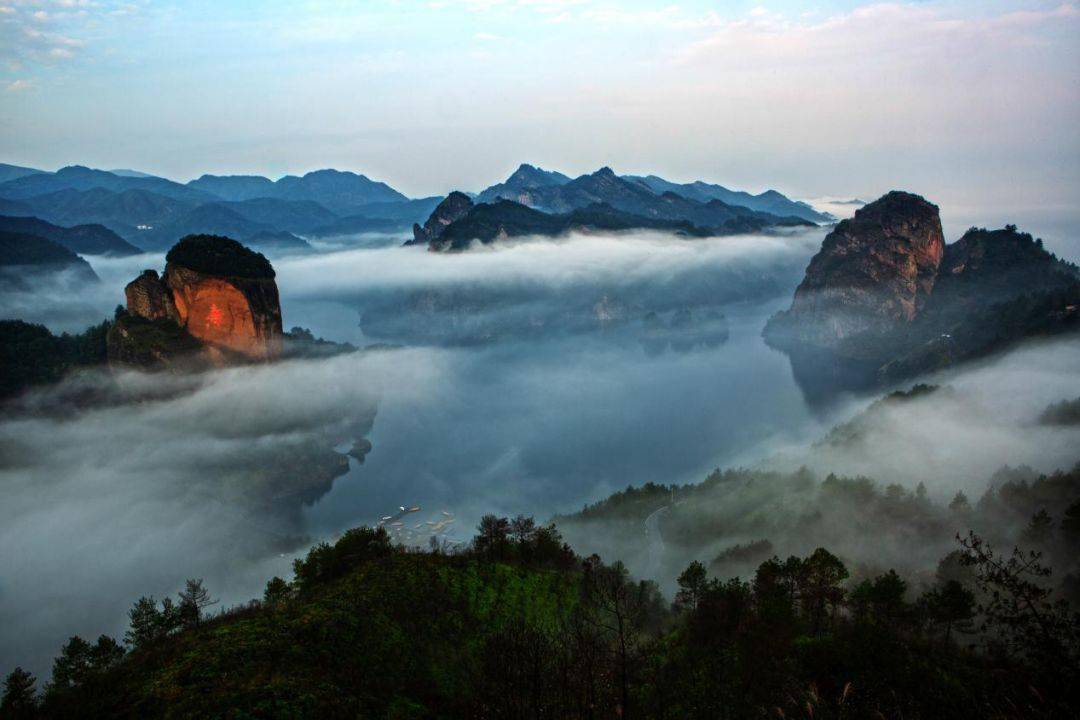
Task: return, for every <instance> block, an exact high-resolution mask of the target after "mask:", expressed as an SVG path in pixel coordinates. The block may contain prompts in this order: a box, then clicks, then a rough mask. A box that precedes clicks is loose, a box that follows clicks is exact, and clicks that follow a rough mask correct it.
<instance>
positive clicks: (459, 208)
mask: <svg viewBox="0 0 1080 720" xmlns="http://www.w3.org/2000/svg"><path fill="white" fill-rule="evenodd" d="M472 209H473V201H472V200H470V199H469V196H468V195H466V194H465V193H463V192H458V191H457V190H455V191H454V192H452V193H450V194H449V195H447V196H446V199H445V200H443V201H442V202H441V203H439V204H438V206H436V208H435V210H434V211H433V212H432V213H431V216H430V217H429V218H428V219H427V221H426V222H424V226H423V227H420V225H416V224H414V225H413V239H412V240H411V241H409V242H408V243H406V244H407V245H428V246H432V245H434V244H435V243H436V242H437V241H438V239H439V236H440V235H442V231H443V230H445V229H446V228H447V226H449V225H450V223H452V222H455V221H457V220H460V219H461V218H463V217H465V216H466V215H468V214H469V211H470V210H472Z"/></svg>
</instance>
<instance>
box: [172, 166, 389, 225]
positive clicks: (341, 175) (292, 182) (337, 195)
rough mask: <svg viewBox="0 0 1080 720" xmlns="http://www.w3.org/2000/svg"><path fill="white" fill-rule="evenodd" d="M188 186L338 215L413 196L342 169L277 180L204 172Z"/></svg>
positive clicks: (235, 198)
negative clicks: (306, 204)
mask: <svg viewBox="0 0 1080 720" xmlns="http://www.w3.org/2000/svg"><path fill="white" fill-rule="evenodd" d="M188 187H190V188H193V189H197V190H200V191H205V192H209V193H213V194H214V195H217V196H218V197H221V198H223V199H226V200H252V199H254V198H268V197H269V198H277V199H279V200H293V201H308V202H316V203H319V204H320V205H322V206H323V207H325V208H327V209H328V210H331V211H332V212H334V213H335V214H337V215H355V214H363V213H361V210H360V208H361V207H362V206H365V205H371V204H372V203H400V202H406V201H408V199H409V198H407V197H405V196H404V195H402V194H401V193H399V192H398V191H397V190H394V189H393V188H392V187H390V186H389V185H387V184H386V183H382V182H377V181H375V180H371V179H369V178H368V177H366V176H364V175H358V174H356V173H353V172H345V171H341V170H316V171H314V172H309V173H307V174H306V175H304V176H302V177H299V176H296V175H286V176H285V177H282V178H280V179H279V180H277V181H276V182H275V181H273V180H270V179H269V178H265V177H262V176H259V175H203V176H202V177H200V178H198V179H197V180H192V181H191V182H189V183H188Z"/></svg>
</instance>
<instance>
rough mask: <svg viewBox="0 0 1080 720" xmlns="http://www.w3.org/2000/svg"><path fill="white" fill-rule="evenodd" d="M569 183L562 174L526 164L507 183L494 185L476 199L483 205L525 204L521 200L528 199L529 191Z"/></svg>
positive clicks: (567, 178) (568, 179)
mask: <svg viewBox="0 0 1080 720" xmlns="http://www.w3.org/2000/svg"><path fill="white" fill-rule="evenodd" d="M568 182H570V178H569V177H567V176H566V175H563V174H562V173H560V172H555V171H553V170H544V169H542V168H538V167H535V166H533V165H529V164H527V163H526V164H523V165H521V166H520V167H519V168H518V169H517V170H515V171H514V173H513V174H512V175H511V176H510V177H508V178H507V179H506V182H502V183H499V184H498V185H492V186H491V187H489V188H487V189H486V190H484V191H482V192H481V193H479V194H478V195H476V196H475V198H474V199H475V200H476V201H477V202H481V203H490V202H495V201H496V200H499V199H503V200H513V201H514V202H523V201H522V199H521V198H522V197H525V198H527V197H528V191H529V190H533V189H535V188H541V187H549V186H552V185H565V184H566V183H568ZM525 204H528V203H525Z"/></svg>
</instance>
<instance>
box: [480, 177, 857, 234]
mask: <svg viewBox="0 0 1080 720" xmlns="http://www.w3.org/2000/svg"><path fill="white" fill-rule="evenodd" d="M619 181H621V182H619ZM635 186H636V187H635ZM636 188H644V189H646V190H648V191H649V193H648V194H642V193H639V192H635V190H636ZM616 192H617V193H618V196H617V197H616V196H615V195H613V193H616ZM668 193H671V194H673V195H677V196H679V197H681V198H684V199H686V200H693V201H696V202H698V203H701V204H708V203H709V202H710V201H712V200H719V201H721V202H723V203H724V204H726V205H730V206H733V207H742V208H747V209H749V210H757V211H759V212H764V213H768V214H770V215H776V216H778V217H796V218H800V219H802V220H808V221H810V222H813V223H826V222H832V221H834V220H835V219H836V218H834V217H833V216H831V215H829V214H828V213H821V212H818V211H817V210H814V208H812V207H810V206H809V205H807V204H806V203H804V202H799V201H796V200H791V199H790V198H788V197H786V196H784V195H782V194H781V193H779V192H777V191H776V190H766V191H765V192H763V193H761V194H760V195H751V194H750V193H747V192H741V191H737V190H728V189H727V188H725V187H723V186H721V185H713V184H709V183H706V182H702V181H697V182H693V183H684V184H679V183H673V182H670V181H668V180H665V179H664V178H661V177H657V176H656V175H647V176H638V175H623V176H616V175H615V173H614V172H612V171H611V169H610V168H603V169H601V170H600V171H598V172H596V173H593V174H591V175H582V176H581V177H579V178H577V179H575V180H572V179H571V178H569V177H567V176H566V175H563V174H562V173H559V172H553V171H550V170H543V169H541V168H537V167H534V166H532V165H527V164H526V165H522V166H521V167H519V168H518V169H517V170H516V171H514V173H513V174H512V175H511V176H510V177H509V178H507V180H506V182H502V183H499V184H497V185H492V186H491V187H489V188H487V189H486V190H484V191H482V192H480V193H479V194H478V195H477V196H476V200H477V202H494V201H495V200H499V199H503V200H513V201H514V202H519V203H521V204H522V205H528V206H529V207H532V208H536V209H538V210H546V211H548V212H566V211H568V210H572V209H574V208H578V207H584V206H585V205H588V204H589V203H591V202H607V203H609V204H611V205H612V206H613V207H615V208H618V209H625V210H627V211H628V212H638V213H641V214H647V213H648V211H647V209H646V208H645V207H644V206H643V204H642V203H650V202H652V200H651V196H660V197H662V196H664V195H666V194H668ZM627 205H629V207H627Z"/></svg>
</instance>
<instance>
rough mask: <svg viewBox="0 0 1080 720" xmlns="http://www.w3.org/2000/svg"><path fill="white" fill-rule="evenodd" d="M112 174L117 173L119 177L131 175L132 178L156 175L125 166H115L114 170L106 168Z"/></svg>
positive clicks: (154, 176) (153, 176)
mask: <svg viewBox="0 0 1080 720" xmlns="http://www.w3.org/2000/svg"><path fill="white" fill-rule="evenodd" d="M107 172H111V173H112V174H113V175H119V176H120V177H133V178H156V177H159V176H157V175H151V174H150V173H145V172H142V171H141V170H130V169H127V168H117V169H116V170H108V171H107Z"/></svg>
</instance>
